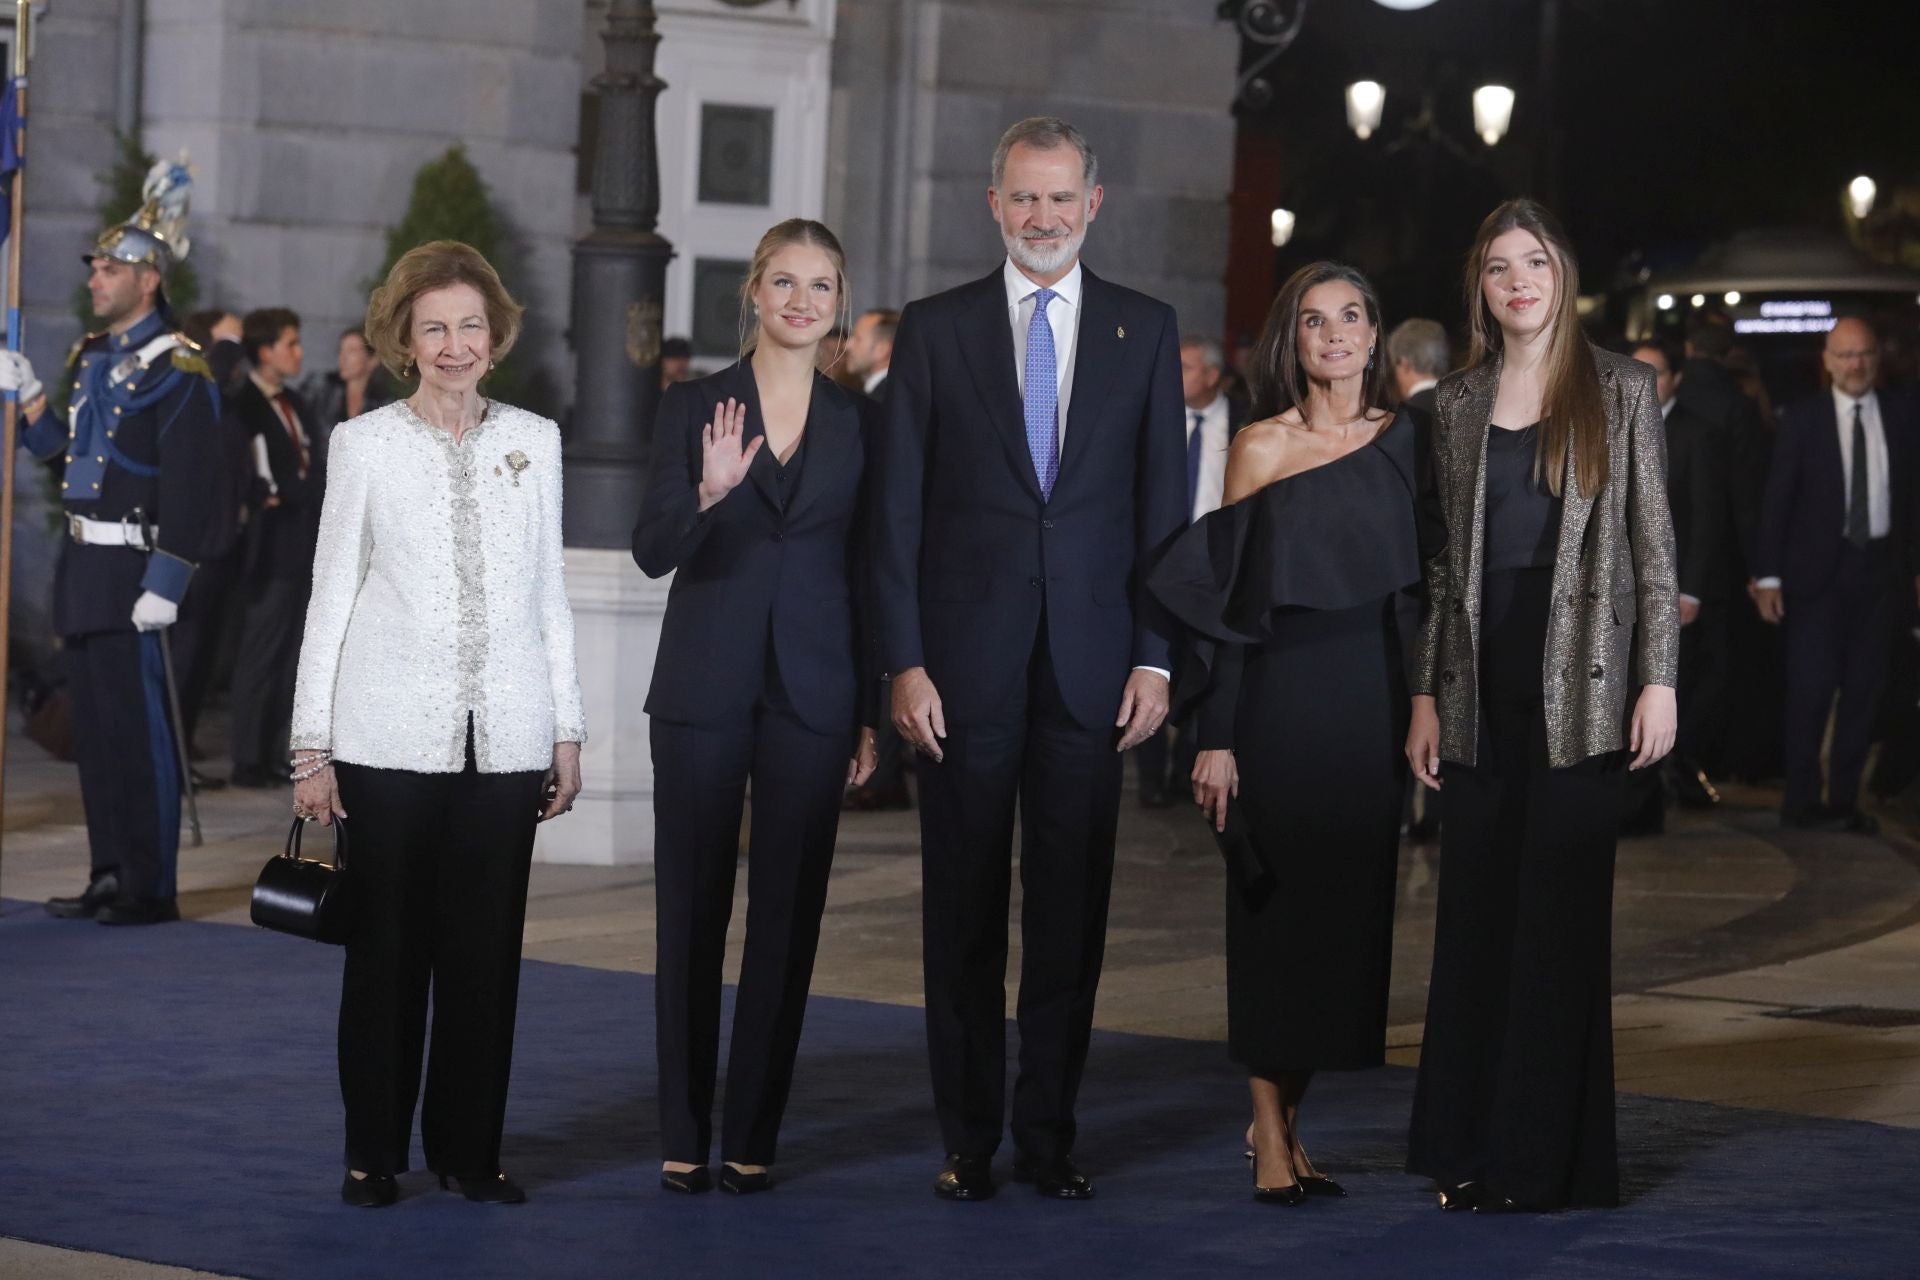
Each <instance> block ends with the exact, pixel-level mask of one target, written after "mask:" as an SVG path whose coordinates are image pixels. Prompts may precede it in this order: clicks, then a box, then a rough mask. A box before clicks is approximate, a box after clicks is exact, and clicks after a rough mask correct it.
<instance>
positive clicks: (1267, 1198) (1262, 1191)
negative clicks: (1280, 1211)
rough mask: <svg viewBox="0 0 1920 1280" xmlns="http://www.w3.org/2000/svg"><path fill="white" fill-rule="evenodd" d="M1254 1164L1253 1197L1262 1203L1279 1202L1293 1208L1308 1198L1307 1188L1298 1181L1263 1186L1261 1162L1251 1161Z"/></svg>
mask: <svg viewBox="0 0 1920 1280" xmlns="http://www.w3.org/2000/svg"><path fill="white" fill-rule="evenodd" d="M1250 1163H1251V1164H1252V1166H1253V1198H1254V1199H1255V1200H1258V1201H1259V1202H1260V1203H1261V1204H1278V1205H1285V1206H1287V1207H1288V1208H1292V1207H1293V1206H1294V1205H1297V1204H1299V1203H1300V1202H1301V1201H1303V1200H1305V1199H1306V1198H1307V1192H1306V1188H1304V1187H1302V1186H1301V1185H1300V1183H1299V1182H1298V1181H1296V1182H1295V1183H1294V1184H1293V1185H1292V1186H1290V1187H1263V1186H1261V1185H1260V1163H1259V1161H1257V1160H1255V1161H1251V1162H1250Z"/></svg>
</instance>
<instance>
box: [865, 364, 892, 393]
mask: <svg viewBox="0 0 1920 1280" xmlns="http://www.w3.org/2000/svg"><path fill="white" fill-rule="evenodd" d="M886 380H887V371H886V370H885V369H875V370H874V371H873V372H872V373H870V374H868V375H867V376H866V377H865V378H864V379H863V380H862V381H861V383H860V389H861V390H862V391H864V392H866V393H867V394H868V395H872V394H873V389H874V388H875V387H877V386H879V385H880V384H881V383H883V382H885V381H886Z"/></svg>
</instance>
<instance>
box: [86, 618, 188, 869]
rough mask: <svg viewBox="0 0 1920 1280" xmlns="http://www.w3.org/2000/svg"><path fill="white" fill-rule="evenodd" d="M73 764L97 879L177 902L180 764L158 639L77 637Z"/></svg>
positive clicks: (130, 634) (104, 634)
mask: <svg viewBox="0 0 1920 1280" xmlns="http://www.w3.org/2000/svg"><path fill="white" fill-rule="evenodd" d="M61 643H62V645H63V647H64V648H65V650H66V656H67V691H68V694H69V695H70V696H71V697H72V699H73V756H74V760H75V762H76V763H77V764H78V765H79V766H80V803H81V805H82V807H83V808H84V809H85V810H86V814H87V846H88V850H89V853H90V855H91V861H92V867H91V871H92V874H93V875H94V876H100V875H104V874H105V873H107V872H109V871H115V872H118V873H119V877H120V891H121V892H122V893H126V894H131V895H133V896H134V897H136V898H171V897H173V896H174V894H175V892H176V889H175V885H174V872H175V869H176V867H177V866H178V863H179V859H180V757H179V755H178V754H177V753H176V751H175V748H174V744H173V726H172V721H171V719H170V718H169V714H168V710H167V685H166V669H165V667H164V666H163V665H162V659H161V655H160V635H159V633H158V632H152V631H150V632H147V633H145V634H142V633H140V632H137V631H100V632H95V633H94V634H92V635H85V636H67V637H66V638H65V639H64V640H62V642H61Z"/></svg>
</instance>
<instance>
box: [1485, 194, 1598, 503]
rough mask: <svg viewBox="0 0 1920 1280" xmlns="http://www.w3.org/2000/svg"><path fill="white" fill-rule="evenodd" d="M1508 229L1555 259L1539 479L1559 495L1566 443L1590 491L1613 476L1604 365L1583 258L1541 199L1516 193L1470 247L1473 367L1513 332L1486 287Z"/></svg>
mask: <svg viewBox="0 0 1920 1280" xmlns="http://www.w3.org/2000/svg"><path fill="white" fill-rule="evenodd" d="M1509 231H1525V232H1528V233H1529V234H1531V235H1532V236H1533V237H1534V239H1536V240H1538V241H1539V242H1540V243H1541V245H1542V246H1543V247H1545V249H1546V251H1547V260H1548V261H1549V262H1551V263H1552V264H1553V315H1552V316H1551V317H1549V318H1548V321H1547V323H1548V324H1550V325H1552V326H1553V329H1552V335H1551V337H1550V338H1549V339H1548V345H1547V387H1546V394H1545V395H1544V396H1543V397H1542V399H1541V402H1540V419H1541V422H1540V443H1539V447H1538V450H1537V452H1536V453H1535V454H1534V461H1533V474H1534V480H1535V482H1536V483H1538V482H1541V481H1545V483H1546V485H1547V488H1548V490H1549V491H1550V492H1552V493H1553V494H1554V496H1556V497H1559V496H1561V494H1560V489H1561V486H1562V483H1563V480H1562V477H1564V476H1565V475H1566V471H1567V450H1569V449H1571V450H1573V458H1574V481H1575V483H1577V484H1578V485H1579V486H1580V492H1581V493H1582V494H1584V495H1586V496H1588V497H1591V496H1592V495H1593V494H1596V493H1598V492H1599V491H1600V486H1601V485H1603V484H1605V483H1606V480H1607V406H1606V401H1605V398H1604V397H1603V396H1602V395H1601V393H1600V369H1599V367H1598V366H1597V365H1596V364H1595V363H1594V359H1593V347H1592V345H1591V344H1590V343H1588V341H1587V336H1586V334H1584V333H1582V332H1581V330H1580V307H1579V302H1580V265H1579V263H1577V262H1576V261H1575V260H1574V257H1573V246H1572V244H1571V242H1569V241H1568V239H1567V233H1566V232H1565V231H1564V230H1562V229H1561V227H1560V222H1559V220H1558V219H1557V218H1555V217H1554V216H1553V215H1552V214H1551V213H1549V212H1548V211H1547V209H1546V206H1544V205H1542V204H1540V203H1539V202H1538V201H1534V200H1528V199H1524V198H1522V199H1518V200H1509V201H1507V202H1506V203H1505V204H1503V205H1501V206H1500V207H1499V208H1497V209H1495V210H1494V211H1493V212H1492V213H1490V214H1488V215H1487V218H1486V221H1484V222H1482V223H1481V224H1480V231H1479V234H1477V235H1475V236H1474V238H1473V248H1472V249H1470V250H1468V252H1467V278H1466V286H1467V316H1468V323H1467V329H1468V332H1469V333H1470V334H1471V335H1472V340H1473V345H1472V349H1471V350H1470V351H1469V352H1468V354H1467V368H1469V369H1474V368H1478V367H1479V366H1480V365H1482V364H1485V363H1486V362H1487V361H1489V360H1491V359H1493V358H1494V357H1495V356H1496V355H1498V354H1500V352H1501V351H1502V350H1503V349H1504V347H1505V345H1506V335H1505V334H1504V333H1503V332H1502V331H1501V329H1500V322H1499V320H1497V319H1495V317H1494V314H1493V310H1492V308H1490V307H1489V306H1488V305H1487V295H1486V293H1485V291H1484V290H1482V289H1481V287H1480V280H1481V276H1482V275H1483V274H1484V273H1485V270H1486V263H1487V250H1488V248H1489V247H1490V246H1491V245H1492V244H1493V242H1494V241H1495V240H1498V239H1499V238H1500V237H1501V236H1503V235H1505V234H1506V233H1507V232H1509Z"/></svg>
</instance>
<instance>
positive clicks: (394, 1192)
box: [340, 1173, 400, 1209]
mask: <svg viewBox="0 0 1920 1280" xmlns="http://www.w3.org/2000/svg"><path fill="white" fill-rule="evenodd" d="M399 1198H400V1184H399V1183H398V1182H395V1181H394V1180H393V1175H392V1174H390V1173H370V1174H368V1175H367V1176H366V1177H364V1178H356V1177H354V1176H353V1175H352V1174H351V1173H349V1174H348V1175H347V1176H346V1179H345V1180H344V1181H342V1182H341V1184H340V1199H341V1200H342V1201H343V1202H344V1203H346V1204H350V1205H352V1206H353V1207H354V1208H356V1209H384V1208H386V1207H387V1206H388V1205H390V1204H392V1203H393V1202H394V1201H395V1200H398V1199H399Z"/></svg>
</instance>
